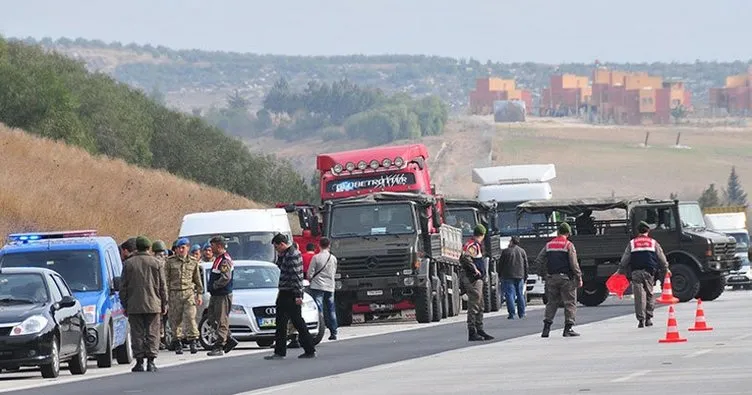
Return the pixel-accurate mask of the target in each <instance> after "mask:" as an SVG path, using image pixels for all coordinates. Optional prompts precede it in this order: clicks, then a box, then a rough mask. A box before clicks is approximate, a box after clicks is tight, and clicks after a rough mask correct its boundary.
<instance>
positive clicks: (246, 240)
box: [185, 232, 277, 262]
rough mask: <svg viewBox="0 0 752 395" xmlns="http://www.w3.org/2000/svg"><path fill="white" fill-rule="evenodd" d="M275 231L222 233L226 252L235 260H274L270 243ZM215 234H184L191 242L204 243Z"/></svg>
mask: <svg viewBox="0 0 752 395" xmlns="http://www.w3.org/2000/svg"><path fill="white" fill-rule="evenodd" d="M275 234H276V232H244V233H223V234H222V236H224V237H225V240H227V253H228V254H230V257H232V259H233V260H236V261H264V262H275V261H276V260H277V254H276V252H275V251H274V246H273V245H272V238H273V237H274V235H275ZM214 236H215V235H213V234H212V235H197V236H185V237H186V238H188V239H189V240H190V241H191V244H200V245H204V244H205V243H207V242H209V239H211V238H212V237H214Z"/></svg>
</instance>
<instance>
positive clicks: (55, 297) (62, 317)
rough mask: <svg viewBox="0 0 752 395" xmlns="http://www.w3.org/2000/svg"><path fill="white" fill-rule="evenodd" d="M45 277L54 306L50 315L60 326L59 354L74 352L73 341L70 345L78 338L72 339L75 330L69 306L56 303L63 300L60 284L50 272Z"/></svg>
mask: <svg viewBox="0 0 752 395" xmlns="http://www.w3.org/2000/svg"><path fill="white" fill-rule="evenodd" d="M46 278H47V286H48V288H49V289H50V297H51V298H52V305H53V306H55V307H56V308H55V309H54V311H53V313H52V315H53V316H54V317H55V321H56V322H57V325H58V327H59V328H60V354H61V355H70V354H71V353H73V352H75V343H73V344H74V345H71V343H72V342H74V341H75V340H78V339H77V338H76V339H75V340H74V339H73V337H74V331H75V330H74V328H72V327H73V325H74V323H73V320H72V318H71V308H70V307H60V306H58V305H57V303H60V302H61V301H62V300H63V293H62V292H61V291H60V286H59V285H57V283H56V281H55V278H54V276H53V275H52V274H48V275H47V276H46Z"/></svg>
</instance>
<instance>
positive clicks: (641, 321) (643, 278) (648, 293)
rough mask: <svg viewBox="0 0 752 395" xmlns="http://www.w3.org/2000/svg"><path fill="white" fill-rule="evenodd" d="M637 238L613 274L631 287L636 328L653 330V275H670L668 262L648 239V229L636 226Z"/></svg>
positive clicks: (650, 238) (661, 249)
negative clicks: (622, 278) (626, 278)
mask: <svg viewBox="0 0 752 395" xmlns="http://www.w3.org/2000/svg"><path fill="white" fill-rule="evenodd" d="M637 232H638V235H637V237H635V238H634V239H632V240H631V241H630V242H629V244H627V248H626V249H625V250H624V254H623V255H622V256H621V263H620V264H619V270H618V271H617V273H619V274H625V275H626V276H627V277H628V278H629V280H630V282H631V283H632V293H633V294H634V306H635V316H636V317H637V321H638V324H637V327H638V328H644V327H646V326H653V321H651V319H652V318H653V310H654V308H655V302H654V301H653V287H654V286H655V275H656V273H658V272H660V273H667V274H668V275H669V276H670V275H671V270H669V268H668V260H666V255H665V254H664V253H663V248H661V245H660V244H659V243H658V242H657V241H656V240H655V239H653V238H652V237H650V236H648V232H650V226H649V225H648V224H647V222H645V221H640V223H639V224H638V225H637Z"/></svg>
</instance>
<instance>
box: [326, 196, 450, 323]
mask: <svg viewBox="0 0 752 395" xmlns="http://www.w3.org/2000/svg"><path fill="white" fill-rule="evenodd" d="M323 214H324V221H323V223H324V227H323V234H324V236H326V237H327V238H329V239H330V240H331V251H332V253H333V254H334V255H335V256H336V257H337V273H336V275H335V300H336V303H337V318H338V320H339V321H340V322H341V323H342V324H343V325H349V324H351V323H352V316H353V313H358V314H364V315H374V316H376V315H378V316H381V315H389V314H392V313H395V312H398V313H399V312H403V311H411V310H412V309H414V310H415V319H416V320H417V321H418V322H420V323H428V322H432V321H440V320H441V319H442V318H446V317H451V316H456V315H458V314H459V313H460V310H461V303H462V302H461V298H460V281H459V274H460V266H459V257H460V254H461V252H462V231H461V230H460V229H458V228H455V227H452V226H449V225H447V224H445V223H444V204H443V198H441V197H440V196H432V195H424V194H414V193H399V192H382V193H373V194H369V195H365V196H362V197H361V196H358V197H352V198H343V199H338V200H334V201H327V202H325V203H324V210H323Z"/></svg>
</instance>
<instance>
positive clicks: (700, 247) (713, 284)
mask: <svg viewBox="0 0 752 395" xmlns="http://www.w3.org/2000/svg"><path fill="white" fill-rule="evenodd" d="M587 210H591V211H592V212H593V213H598V214H599V215H598V216H597V218H596V219H595V220H593V219H588V218H584V216H582V215H581V214H582V213H583V212H586V211H587ZM517 211H518V215H521V214H523V213H540V214H544V215H546V216H547V217H548V218H549V221H548V222H546V223H534V224H533V227H534V229H535V230H536V232H535V234H534V235H530V236H524V235H523V236H522V237H521V246H522V247H523V248H524V249H525V250H526V251H527V253H528V255H529V256H530V257H531V262H532V261H533V260H534V257H535V256H536V255H537V254H538V252H539V251H540V250H541V248H543V247H544V245H545V243H546V242H547V241H548V240H549V239H550V238H551V236H550V234H551V232H552V231H554V230H555V229H556V228H557V226H558V224H559V223H558V221H551V220H550V218H551V213H552V212H554V211H556V212H559V213H561V214H563V215H565V216H566V219H565V221H566V222H567V223H569V224H570V226H571V227H572V235H571V237H570V240H571V241H572V242H573V243H574V245H575V247H576V248H577V255H578V258H579V261H580V266H581V268H582V271H583V283H584V284H583V287H582V288H581V289H580V290H579V295H578V300H579V302H580V303H582V304H584V305H586V306H597V305H599V304H601V303H603V301H605V300H606V298H607V297H608V295H609V292H608V290H607V288H606V280H607V279H608V278H609V277H610V276H611V275H612V274H613V273H615V272H616V270H617V268H618V265H619V261H620V260H621V256H622V254H623V253H624V250H625V248H626V246H627V243H628V242H629V240H630V239H631V238H633V237H635V236H636V234H637V231H636V228H637V224H638V223H639V222H640V221H645V222H647V223H648V224H649V225H650V226H651V231H650V235H651V236H652V237H653V238H655V239H656V240H657V241H658V242H659V243H660V244H661V246H662V247H663V250H664V251H665V253H666V257H667V258H668V261H669V265H670V269H671V273H672V276H671V284H672V286H673V294H674V296H675V297H677V298H678V299H679V300H680V301H681V302H686V301H689V300H691V299H693V298H696V297H698V298H701V299H702V300H705V301H710V300H714V299H717V298H718V297H719V296H720V295H721V294H722V293H723V291H724V289H725V285H726V279H725V275H726V274H728V273H729V272H730V271H731V270H738V268H739V267H740V266H741V261H740V260H739V258H738V257H736V255H735V250H736V240H734V238H733V237H730V236H727V235H724V234H722V233H718V232H714V231H710V230H708V229H706V228H705V223H704V221H703V216H702V211H701V210H700V206H699V205H698V204H697V202H679V201H677V200H673V201H670V200H654V199H650V198H647V197H627V198H583V199H572V200H536V201H528V202H525V203H522V204H520V205H519V206H517ZM578 216H579V217H578ZM575 217H577V218H575ZM537 269H538V268H537V267H535V265H534V263H531V271H532V270H537ZM664 275H665V274H664V273H658V274H657V276H656V277H657V278H658V279H659V280H660V281H663V277H664Z"/></svg>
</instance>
